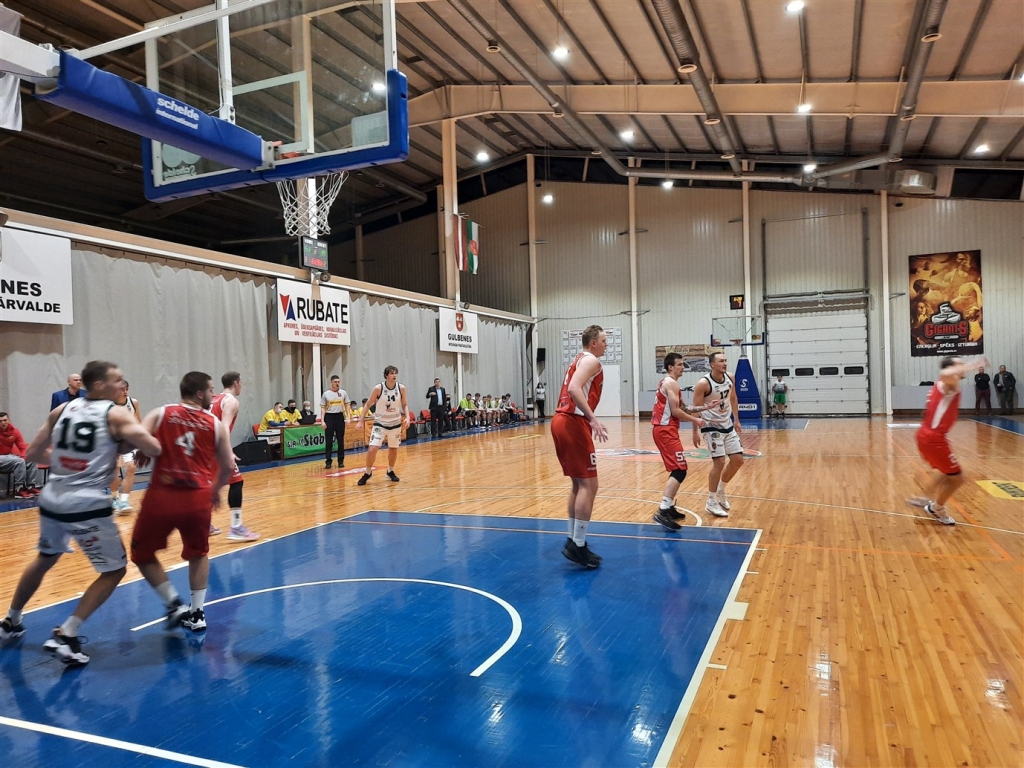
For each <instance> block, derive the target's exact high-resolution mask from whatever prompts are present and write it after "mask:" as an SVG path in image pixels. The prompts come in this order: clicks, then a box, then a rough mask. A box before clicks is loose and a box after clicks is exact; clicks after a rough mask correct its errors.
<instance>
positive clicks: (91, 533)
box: [38, 507, 128, 573]
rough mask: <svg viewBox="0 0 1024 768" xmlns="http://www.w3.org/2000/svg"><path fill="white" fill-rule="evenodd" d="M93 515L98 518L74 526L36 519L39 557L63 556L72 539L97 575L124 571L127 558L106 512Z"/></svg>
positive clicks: (110, 516)
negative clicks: (122, 569)
mask: <svg viewBox="0 0 1024 768" xmlns="http://www.w3.org/2000/svg"><path fill="white" fill-rule="evenodd" d="M96 514H97V515H102V516H101V517H94V518H92V519H91V520H79V521H76V522H74V523H68V522H64V521H63V520H55V519H53V518H52V517H44V516H42V515H40V516H39V547H38V549H39V554H41V555H60V554H63V553H64V552H65V551H67V548H68V541H70V540H71V539H74V540H75V541H77V542H78V547H79V549H81V550H82V552H83V553H84V554H85V556H86V557H88V558H89V562H90V563H92V567H93V568H94V569H95V570H96V572H97V573H108V572H110V571H116V570H119V569H121V568H124V567H125V566H126V565H128V555H127V554H126V553H125V551H124V544H123V543H122V542H121V532H120V531H118V529H117V523H115V522H114V516H113V514H112V512H111V510H110V508H109V507H107V508H106V509H98V510H96Z"/></svg>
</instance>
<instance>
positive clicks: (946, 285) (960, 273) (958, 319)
mask: <svg viewBox="0 0 1024 768" xmlns="http://www.w3.org/2000/svg"><path fill="white" fill-rule="evenodd" d="M982 304H983V302H982V295H981V251H950V252H948V253H927V254H923V255H918V256H911V257H910V355H911V357H932V356H935V357H945V356H961V355H977V354H981V353H982V352H984V351H985V334H984V331H983V329H982Z"/></svg>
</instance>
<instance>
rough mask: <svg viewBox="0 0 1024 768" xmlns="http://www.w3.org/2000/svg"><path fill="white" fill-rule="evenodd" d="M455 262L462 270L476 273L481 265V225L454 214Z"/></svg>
mask: <svg viewBox="0 0 1024 768" xmlns="http://www.w3.org/2000/svg"><path fill="white" fill-rule="evenodd" d="M454 219H455V221H454V230H455V232H454V234H455V263H456V265H457V266H458V268H459V269H460V270H461V271H462V272H469V273H471V274H474V275H475V274H476V271H477V269H478V268H479V266H480V225H479V224H477V223H476V222H475V221H470V220H469V219H465V218H462V217H461V216H459V215H458V214H455V216H454Z"/></svg>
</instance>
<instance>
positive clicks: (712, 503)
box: [704, 494, 729, 517]
mask: <svg viewBox="0 0 1024 768" xmlns="http://www.w3.org/2000/svg"><path fill="white" fill-rule="evenodd" d="M704 511H705V512H710V513H711V514H712V515H714V516H715V517H728V516H729V513H728V512H726V511H725V510H724V509H723V508H722V505H721V504H719V503H718V496H717V494H716V495H715V496H711V497H709V498H708V500H707V503H705V504H704Z"/></svg>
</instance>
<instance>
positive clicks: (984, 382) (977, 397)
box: [974, 368, 992, 416]
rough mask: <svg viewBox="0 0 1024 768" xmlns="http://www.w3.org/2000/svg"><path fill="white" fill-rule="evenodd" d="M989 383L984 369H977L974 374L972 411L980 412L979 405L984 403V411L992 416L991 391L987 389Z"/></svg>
mask: <svg viewBox="0 0 1024 768" xmlns="http://www.w3.org/2000/svg"><path fill="white" fill-rule="evenodd" d="M991 381H992V379H991V378H990V377H989V375H988V374H987V373H985V369H984V368H979V369H978V372H977V373H976V374H974V410H975V411H980V410H981V404H982V403H985V410H986V411H987V412H988V415H989V416H991V415H992V390H991V389H990V388H989V383H990V382H991Z"/></svg>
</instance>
